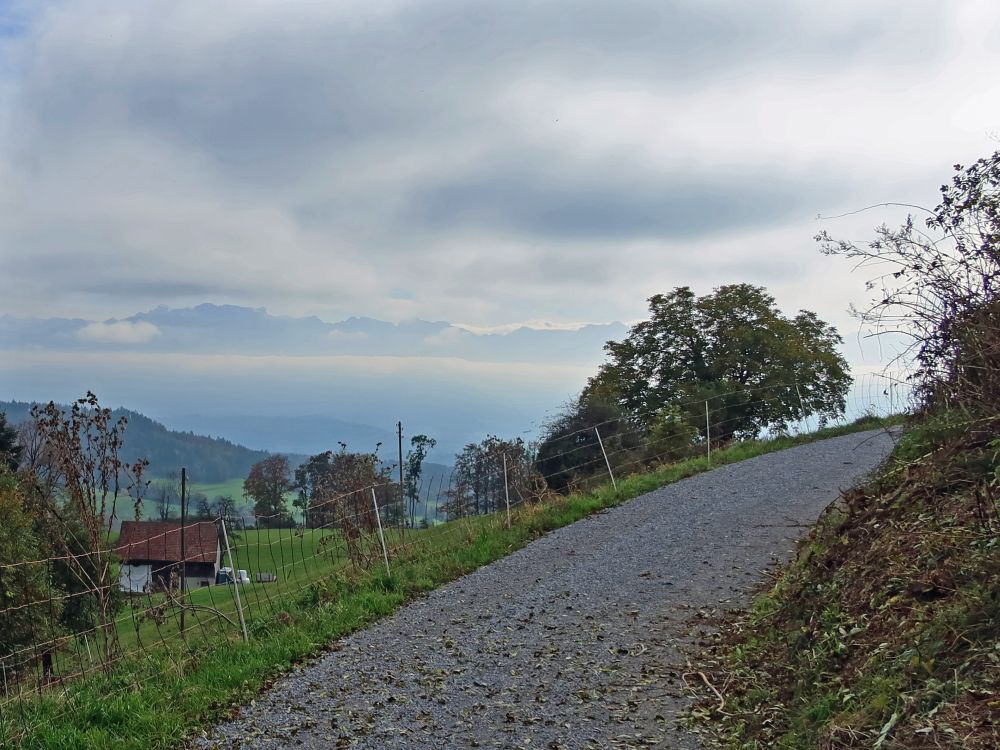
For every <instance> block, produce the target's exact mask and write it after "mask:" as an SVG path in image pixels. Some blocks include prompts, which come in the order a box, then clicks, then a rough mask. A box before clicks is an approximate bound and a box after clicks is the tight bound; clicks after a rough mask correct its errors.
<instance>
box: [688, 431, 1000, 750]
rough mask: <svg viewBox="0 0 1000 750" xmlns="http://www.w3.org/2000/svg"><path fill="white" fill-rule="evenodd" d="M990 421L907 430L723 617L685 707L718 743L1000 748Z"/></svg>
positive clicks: (998, 574)
mask: <svg viewBox="0 0 1000 750" xmlns="http://www.w3.org/2000/svg"><path fill="white" fill-rule="evenodd" d="M997 427H998V420H997V419H996V418H989V419H985V420H977V421H974V422H971V423H970V422H969V421H967V420H964V419H950V420H932V421H929V422H924V423H922V424H918V425H917V426H915V427H913V428H912V429H911V431H910V432H909V434H907V435H906V437H904V438H903V439H902V440H901V441H900V443H899V445H898V446H897V449H896V451H895V453H894V455H893V457H892V459H891V460H890V461H889V463H888V464H887V465H886V466H885V467H884V468H883V470H882V471H881V472H880V473H879V475H878V476H877V477H875V478H874V479H873V480H872V481H871V482H870V483H868V484H866V485H863V486H861V487H858V488H855V489H853V490H851V491H850V492H848V493H847V494H846V495H845V497H844V499H843V501H842V502H841V503H840V504H838V505H835V506H832V507H831V508H830V510H829V511H828V512H827V514H826V515H825V516H824V517H823V518H822V519H821V521H820V522H819V524H817V526H816V527H815V528H814V529H813V530H812V531H811V533H810V534H809V536H808V537H806V539H805V540H804V541H803V542H802V544H801V546H800V551H799V556H798V560H797V561H796V562H795V563H794V564H793V565H791V566H789V567H788V568H786V569H785V570H784V571H783V572H782V574H781V575H780V577H779V578H778V580H777V584H776V585H775V586H774V588H773V589H772V590H771V591H769V592H768V593H766V594H765V595H763V596H761V597H760V598H759V599H758V600H757V601H756V602H755V603H754V605H753V607H752V609H751V611H750V612H748V613H745V614H743V615H738V616H737V617H736V619H734V620H731V621H729V622H727V623H725V624H724V625H723V627H722V635H721V643H720V644H719V645H718V646H716V647H714V648H712V649H711V651H710V652H709V653H707V654H705V655H704V657H703V658H702V660H701V664H699V665H698V666H697V667H696V669H698V670H699V672H700V673H702V674H704V675H705V686H706V688H707V686H709V685H712V686H718V687H716V688H715V689H714V690H713V692H709V691H708V690H707V689H706V690H705V691H704V695H703V701H702V702H701V705H700V706H699V707H698V708H697V709H696V710H695V712H694V716H695V717H698V718H701V719H703V720H705V721H706V723H707V725H708V726H709V727H710V728H711V729H712V730H713V731H720V732H721V734H722V735H723V739H724V742H725V746H727V747H733V748H748V747H754V748H757V747H780V748H805V747H822V748H855V747H856V748H871V747H875V748H879V747H882V748H885V750H889V748H898V749H900V750H902V749H903V748H914V750H916V748H956V750H957V748H962V749H963V750H992V749H993V748H996V747H1000V700H998V699H997V696H998V695H1000V669H998V664H1000V503H998V502H997V495H996V489H995V487H996V485H997V484H998V477H1000V463H998V455H1000V441H998V440H997V439H996V435H997V434H998V433H997ZM699 672H694V674H695V675H697V674H699Z"/></svg>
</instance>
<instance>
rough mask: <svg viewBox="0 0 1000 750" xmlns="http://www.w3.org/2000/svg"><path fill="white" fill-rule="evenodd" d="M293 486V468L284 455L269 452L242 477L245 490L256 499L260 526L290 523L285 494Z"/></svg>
mask: <svg viewBox="0 0 1000 750" xmlns="http://www.w3.org/2000/svg"><path fill="white" fill-rule="evenodd" d="M291 489H292V482H291V470H290V469H289V467H288V459H287V458H286V457H285V456H282V455H281V454H277V455H274V456H268V457H267V458H265V459H263V460H262V461H258V462H257V463H255V464H254V465H253V466H251V467H250V473H249V474H247V478H246V479H244V480H243V494H244V495H246V497H247V498H249V499H250V500H252V501H253V512H254V515H255V516H256V517H257V525H258V526H262V527H280V526H284V525H286V524H287V523H288V521H289V514H288V506H287V505H285V494H286V493H287V492H288V491H289V490H291Z"/></svg>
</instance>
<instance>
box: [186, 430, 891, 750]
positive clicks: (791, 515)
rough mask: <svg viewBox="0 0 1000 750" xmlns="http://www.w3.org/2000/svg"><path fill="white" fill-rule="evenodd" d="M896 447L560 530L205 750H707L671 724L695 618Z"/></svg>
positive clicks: (281, 685)
mask: <svg viewBox="0 0 1000 750" xmlns="http://www.w3.org/2000/svg"><path fill="white" fill-rule="evenodd" d="M891 447H892V439H891V438H890V437H889V436H888V435H887V434H885V433H884V432H868V433H860V434H856V435H848V436H845V437H839V438H833V439H830V440H825V441H823V442H817V443H812V444H809V445H803V446H799V447H797V448H792V449H790V450H786V451H782V452H780V453H772V454H769V455H766V456H760V457H759V458H754V459H751V460H749V461H744V462H742V463H739V464H732V465H730V466H725V467H722V468H720V469H716V470H715V471H711V472H708V473H706V474H702V475H700V476H696V477H693V478H691V479H687V480H684V481H682V482H678V483H677V484H672V485H669V486H667V487H664V488H662V489H660V490H657V491H655V492H651V493H649V494H647V495H643V496H641V497H638V498H636V499H635V500H632V501H630V502H628V503H626V504H624V505H622V506H620V507H618V508H615V509H613V510H610V511H607V512H605V513H601V514H599V515H596V516H593V517H591V518H588V519H585V520H583V521H580V522H578V523H575V524H573V525H571V526H567V527H565V528H562V529H559V530H557V531H554V532H552V533H551V534H549V535H548V536H546V537H545V538H543V539H540V540H538V541H536V542H533V543H532V544H530V545H529V546H527V547H525V548H524V549H522V550H520V551H518V552H516V553H514V554H512V555H510V556H509V557H507V558H505V559H503V560H499V561H498V562H495V563H493V564H491V565H488V566H486V567H484V568H482V569H480V570H478V571H476V572H475V573H472V574H471V575H468V576H466V577H465V578H462V579H460V580H458V581H455V582H454V583H451V584H449V585H447V586H444V587H442V588H440V589H437V590H436V591H434V592H432V593H431V594H430V595H429V596H428V597H427V598H426V599H422V600H420V601H418V602H415V603H413V604H411V605H409V606H407V607H405V608H403V609H401V610H399V611H398V612H397V613H396V614H394V615H392V616H390V617H388V618H386V619H385V620H382V621H380V622H379V623H377V624H375V625H374V626H372V627H370V628H368V629H367V630H364V631H360V632H358V633H355V634H354V635H352V636H350V637H348V638H345V639H344V640H343V641H341V643H340V644H339V650H337V651H334V652H332V653H329V654H327V655H325V656H323V657H322V658H320V659H318V660H317V661H316V662H314V663H312V664H309V665H307V666H305V667H303V668H301V669H299V670H297V671H296V672H294V673H293V674H291V675H289V676H288V677H286V678H284V679H282V680H280V681H279V682H278V683H276V684H275V685H274V686H273V687H272V688H271V689H270V690H269V691H268V692H267V693H266V694H265V695H263V696H261V697H259V698H258V699H257V700H256V701H255V702H254V703H253V704H252V705H250V706H247V707H244V708H243V709H242V710H241V711H240V713H239V715H238V716H237V717H236V718H235V719H234V720H232V721H231V722H229V723H226V724H223V725H220V726H218V727H215V728H214V729H212V730H211V731H210V732H209V733H208V736H207V737H205V738H202V739H199V740H198V741H196V743H195V745H196V746H197V747H200V748H278V747H306V748H371V749H373V750H374V749H376V748H378V749H383V748H471V747H485V748H491V747H493V748H495V747H503V748H551V749H553V750H555V749H556V748H616V747H622V748H625V747H653V746H658V747H661V748H670V749H671V750H674V749H683V748H698V747H699V743H698V739H697V738H696V737H693V736H691V735H688V734H687V733H686V732H685V731H684V730H683V729H682V728H680V727H678V726H677V725H676V723H675V722H674V718H675V716H676V714H677V713H678V712H679V711H682V710H683V709H684V708H685V707H686V705H687V704H686V701H685V699H684V697H683V695H682V692H681V687H682V685H681V679H680V675H681V674H682V673H683V671H684V669H683V666H682V665H683V664H684V663H685V659H684V648H685V646H686V645H688V644H690V641H691V639H692V638H697V635H698V633H697V631H698V626H697V613H698V611H699V609H701V608H712V607H718V606H720V605H721V606H732V605H735V604H739V603H741V602H742V601H744V597H745V596H746V592H747V591H748V590H749V589H750V588H751V587H752V586H753V584H755V583H756V582H758V581H759V580H760V579H761V577H762V571H763V570H764V569H766V568H767V566H768V565H769V564H770V563H772V562H773V561H774V560H775V559H785V558H786V557H787V556H788V553H789V552H790V551H791V549H792V547H793V544H792V542H793V540H794V539H796V538H798V537H799V536H801V534H802V533H803V532H804V529H803V528H802V525H803V524H809V523H812V522H813V521H814V520H815V519H816V518H817V516H818V515H819V514H820V512H821V511H822V510H823V509H824V508H825V507H826V506H827V505H828V504H829V503H830V502H831V501H833V500H834V499H836V497H837V495H838V493H839V491H840V490H841V489H846V488H847V487H849V486H850V485H851V484H853V483H854V481H855V480H857V479H858V478H860V477H861V476H863V475H865V474H866V473H868V472H869V471H870V470H871V469H872V468H874V467H875V466H876V465H877V464H878V463H879V462H880V461H881V460H882V459H883V458H884V457H885V456H886V455H887V454H888V452H889V450H890V449H891ZM692 623H694V624H693V625H692Z"/></svg>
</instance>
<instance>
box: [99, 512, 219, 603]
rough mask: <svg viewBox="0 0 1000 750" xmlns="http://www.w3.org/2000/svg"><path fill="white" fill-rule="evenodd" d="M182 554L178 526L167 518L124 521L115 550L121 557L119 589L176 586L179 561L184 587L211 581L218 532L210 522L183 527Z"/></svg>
mask: <svg viewBox="0 0 1000 750" xmlns="http://www.w3.org/2000/svg"><path fill="white" fill-rule="evenodd" d="M183 531H184V533H183V543H184V555H183V556H182V555H181V541H182V534H181V525H180V524H179V523H171V522H169V521H124V522H122V530H121V535H120V536H119V537H118V541H117V542H116V543H115V552H116V553H117V554H118V555H119V556H120V557H121V559H122V568H121V576H120V579H119V580H120V584H121V589H122V591H127V592H129V593H141V592H144V591H153V590H156V589H165V588H168V587H169V586H170V585H171V580H172V579H173V582H174V585H179V581H180V576H181V570H182V566H181V561H182V559H186V565H185V566H183V568H184V570H185V571H186V579H187V580H186V583H187V588H189V589H193V588H199V587H201V586H210V585H211V584H213V583H215V576H216V573H218V570H219V563H220V561H221V558H222V548H221V545H220V544H219V534H218V531H217V530H216V528H215V524H214V523H212V522H210V521H199V522H197V523H189V524H187V525H186V526H185V527H184V529H183Z"/></svg>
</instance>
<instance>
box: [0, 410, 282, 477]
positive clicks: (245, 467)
mask: <svg viewBox="0 0 1000 750" xmlns="http://www.w3.org/2000/svg"><path fill="white" fill-rule="evenodd" d="M32 406H33V404H31V403H28V402H23V401H0V412H6V413H7V421H8V422H9V423H10V424H13V425H16V424H19V423H20V422H23V421H25V420H28V419H30V418H31V407H32ZM67 408H68V407H67ZM113 415H114V417H115V418H116V419H117V418H118V417H120V416H125V417H127V418H128V427H127V428H126V430H125V444H124V449H123V452H122V460H123V461H126V462H134V461H137V460H138V459H140V458H145V459H148V460H149V475H151V476H157V477H166V476H170V475H172V474H175V473H178V472H180V469H181V467H182V466H183V467H186V468H187V471H188V475H189V476H190V477H191V478H192V479H193V480H194V481H198V482H207V483H213V482H225V481H226V480H229V479H232V478H233V477H245V476H246V475H247V472H249V471H250V467H251V466H253V465H254V464H255V463H256V462H258V461H260V460H261V459H264V458H266V457H267V456H268V455H269V454H268V452H267V451H258V450H252V449H250V448H245V447H243V446H242V445H236V444H235V443H231V442H229V441H228V440H225V439H223V438H213V437H205V436H204V435H195V434H194V433H193V432H177V431H174V430H168V429H167V428H166V427H164V426H163V425H162V424H160V423H159V422H155V421H153V420H152V419H150V418H149V417H147V416H144V415H143V414H140V413H138V412H134V411H130V410H128V409H116V410H115V411H114V412H113ZM290 458H292V459H293V460H295V459H296V458H298V457H290Z"/></svg>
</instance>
